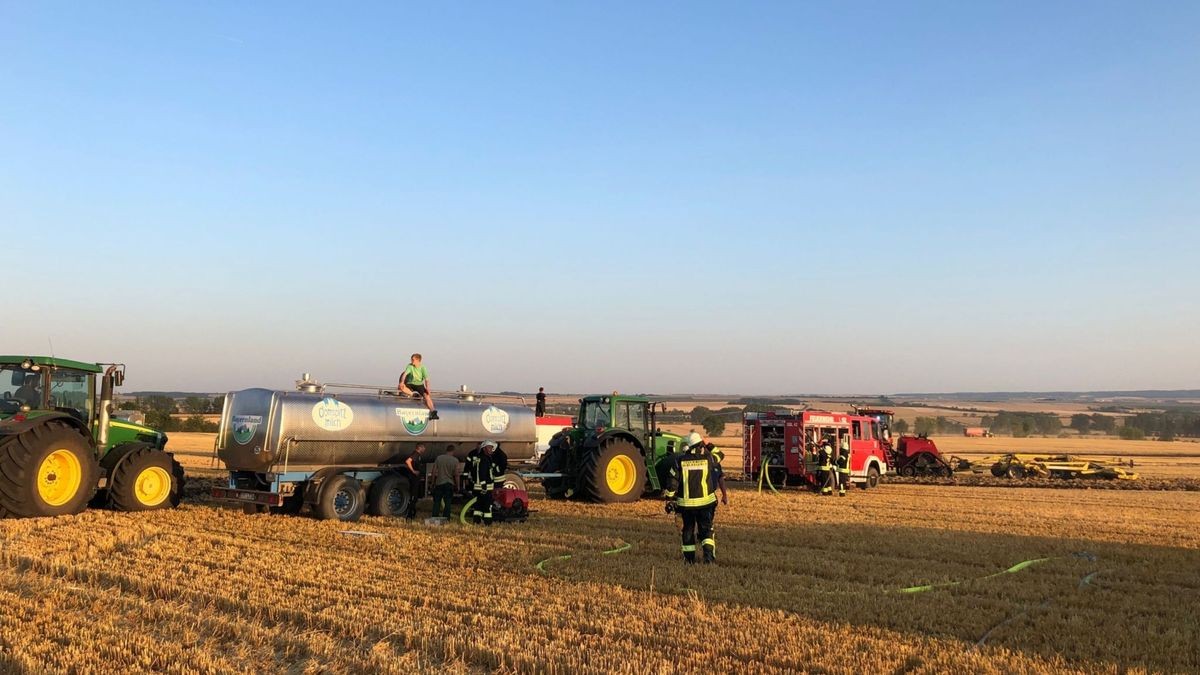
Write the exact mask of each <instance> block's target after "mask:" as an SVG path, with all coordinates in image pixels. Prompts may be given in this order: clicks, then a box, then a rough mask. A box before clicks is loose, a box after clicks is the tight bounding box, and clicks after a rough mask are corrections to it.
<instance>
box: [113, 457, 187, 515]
mask: <svg viewBox="0 0 1200 675" xmlns="http://www.w3.org/2000/svg"><path fill="white" fill-rule="evenodd" d="M164 480H166V481H169V484H165V485H164V484H162V483H161V482H162V481H164ZM184 480H185V478H184V475H183V467H182V466H180V465H179V462H176V461H175V457H174V456H173V455H171V454H170V453H167V452H163V451H162V450H159V449H157V448H155V447H153V446H151V445H145V446H143V447H140V448H138V449H136V450H133V451H132V452H130V453H129V454H128V455H127V456H126V457H125V459H124V460H123V461H122V462H121V464H120V465H119V466H117V469H116V471H114V472H113V474H112V476H111V477H110V478H109V481H108V489H107V490H105V492H107V493H108V494H107V498H108V506H109V507H111V508H113V509H116V510H117V511H153V510H155V509H173V508H175V507H177V506H179V500H180V499H182V498H183V482H184Z"/></svg>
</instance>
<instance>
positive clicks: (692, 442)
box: [683, 431, 704, 450]
mask: <svg viewBox="0 0 1200 675" xmlns="http://www.w3.org/2000/svg"><path fill="white" fill-rule="evenodd" d="M703 442H704V437H703V436H701V435H700V434H698V433H696V432H694V431H693V432H692V433H690V434H688V435H687V436H684V437H683V447H684V448H685V449H689V450H690V449H691V448H693V447H695V446H697V445H699V444H701V443H703Z"/></svg>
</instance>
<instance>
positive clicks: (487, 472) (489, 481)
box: [467, 441, 500, 525]
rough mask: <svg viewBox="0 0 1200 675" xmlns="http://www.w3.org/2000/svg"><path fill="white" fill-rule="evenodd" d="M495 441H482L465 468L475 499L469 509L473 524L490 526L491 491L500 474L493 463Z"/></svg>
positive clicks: (494, 487)
mask: <svg viewBox="0 0 1200 675" xmlns="http://www.w3.org/2000/svg"><path fill="white" fill-rule="evenodd" d="M496 447H497V446H496V442H495V441H484V442H482V443H480V444H479V451H478V454H475V453H472V454H474V455H475V456H474V457H473V458H468V459H470V460H471V461H470V462H469V463H468V465H467V468H468V471H469V473H470V481H471V494H472V495H473V496H474V497H475V505H474V506H473V507H472V509H471V520H472V521H474V522H475V524H477V525H478V524H480V523H482V524H484V525H491V524H492V491H494V490H495V489H496V480H497V479H498V478H500V472H499V471H498V467H497V466H496V463H495V461H493V454H494V453H495V452H496Z"/></svg>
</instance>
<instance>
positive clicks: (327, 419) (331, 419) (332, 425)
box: [312, 397, 354, 431]
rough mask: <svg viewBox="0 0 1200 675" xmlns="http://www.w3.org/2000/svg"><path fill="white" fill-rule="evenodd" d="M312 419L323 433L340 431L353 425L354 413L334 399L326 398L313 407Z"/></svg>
mask: <svg viewBox="0 0 1200 675" xmlns="http://www.w3.org/2000/svg"><path fill="white" fill-rule="evenodd" d="M312 419H313V422H314V423H316V425H317V426H318V427H320V428H322V429H324V430H325V431H341V430H343V429H346V428H348V427H349V426H350V425H351V424H353V423H354V411H353V410H351V409H350V406H348V405H346V404H345V403H342V402H341V401H339V400H337V399H336V398H332V397H326V398H323V399H321V401H320V402H319V403H317V404H316V405H314V406H313V409H312Z"/></svg>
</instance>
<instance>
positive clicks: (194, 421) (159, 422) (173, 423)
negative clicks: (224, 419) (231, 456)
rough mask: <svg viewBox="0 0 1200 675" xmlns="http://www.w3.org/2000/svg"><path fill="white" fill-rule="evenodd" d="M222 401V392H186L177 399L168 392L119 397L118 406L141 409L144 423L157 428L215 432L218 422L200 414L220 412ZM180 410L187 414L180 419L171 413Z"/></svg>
mask: <svg viewBox="0 0 1200 675" xmlns="http://www.w3.org/2000/svg"><path fill="white" fill-rule="evenodd" d="M224 405H225V398H224V397H223V396H218V397H216V398H207V397H202V396H188V397H187V398H185V399H183V400H182V401H178V400H176V399H173V398H171V397H170V396H162V395H159V394H156V395H152V396H139V397H137V398H134V399H132V400H126V401H122V402H121V404H120V406H118V408H119V409H120V410H138V411H141V412H142V414H144V415H145V416H146V425H147V426H150V427H153V428H155V429H159V430H160V431H200V432H215V431H216V430H217V429H218V428H219V426H220V425H218V424H217V423H216V422H209V421H208V420H206V419H204V418H203V417H202V415H212V414H220V412H221V408H222V406H224ZM180 413H191V414H190V415H189V416H188V417H186V418H184V419H182V420H181V419H178V418H176V417H174V415H178V414H180Z"/></svg>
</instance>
